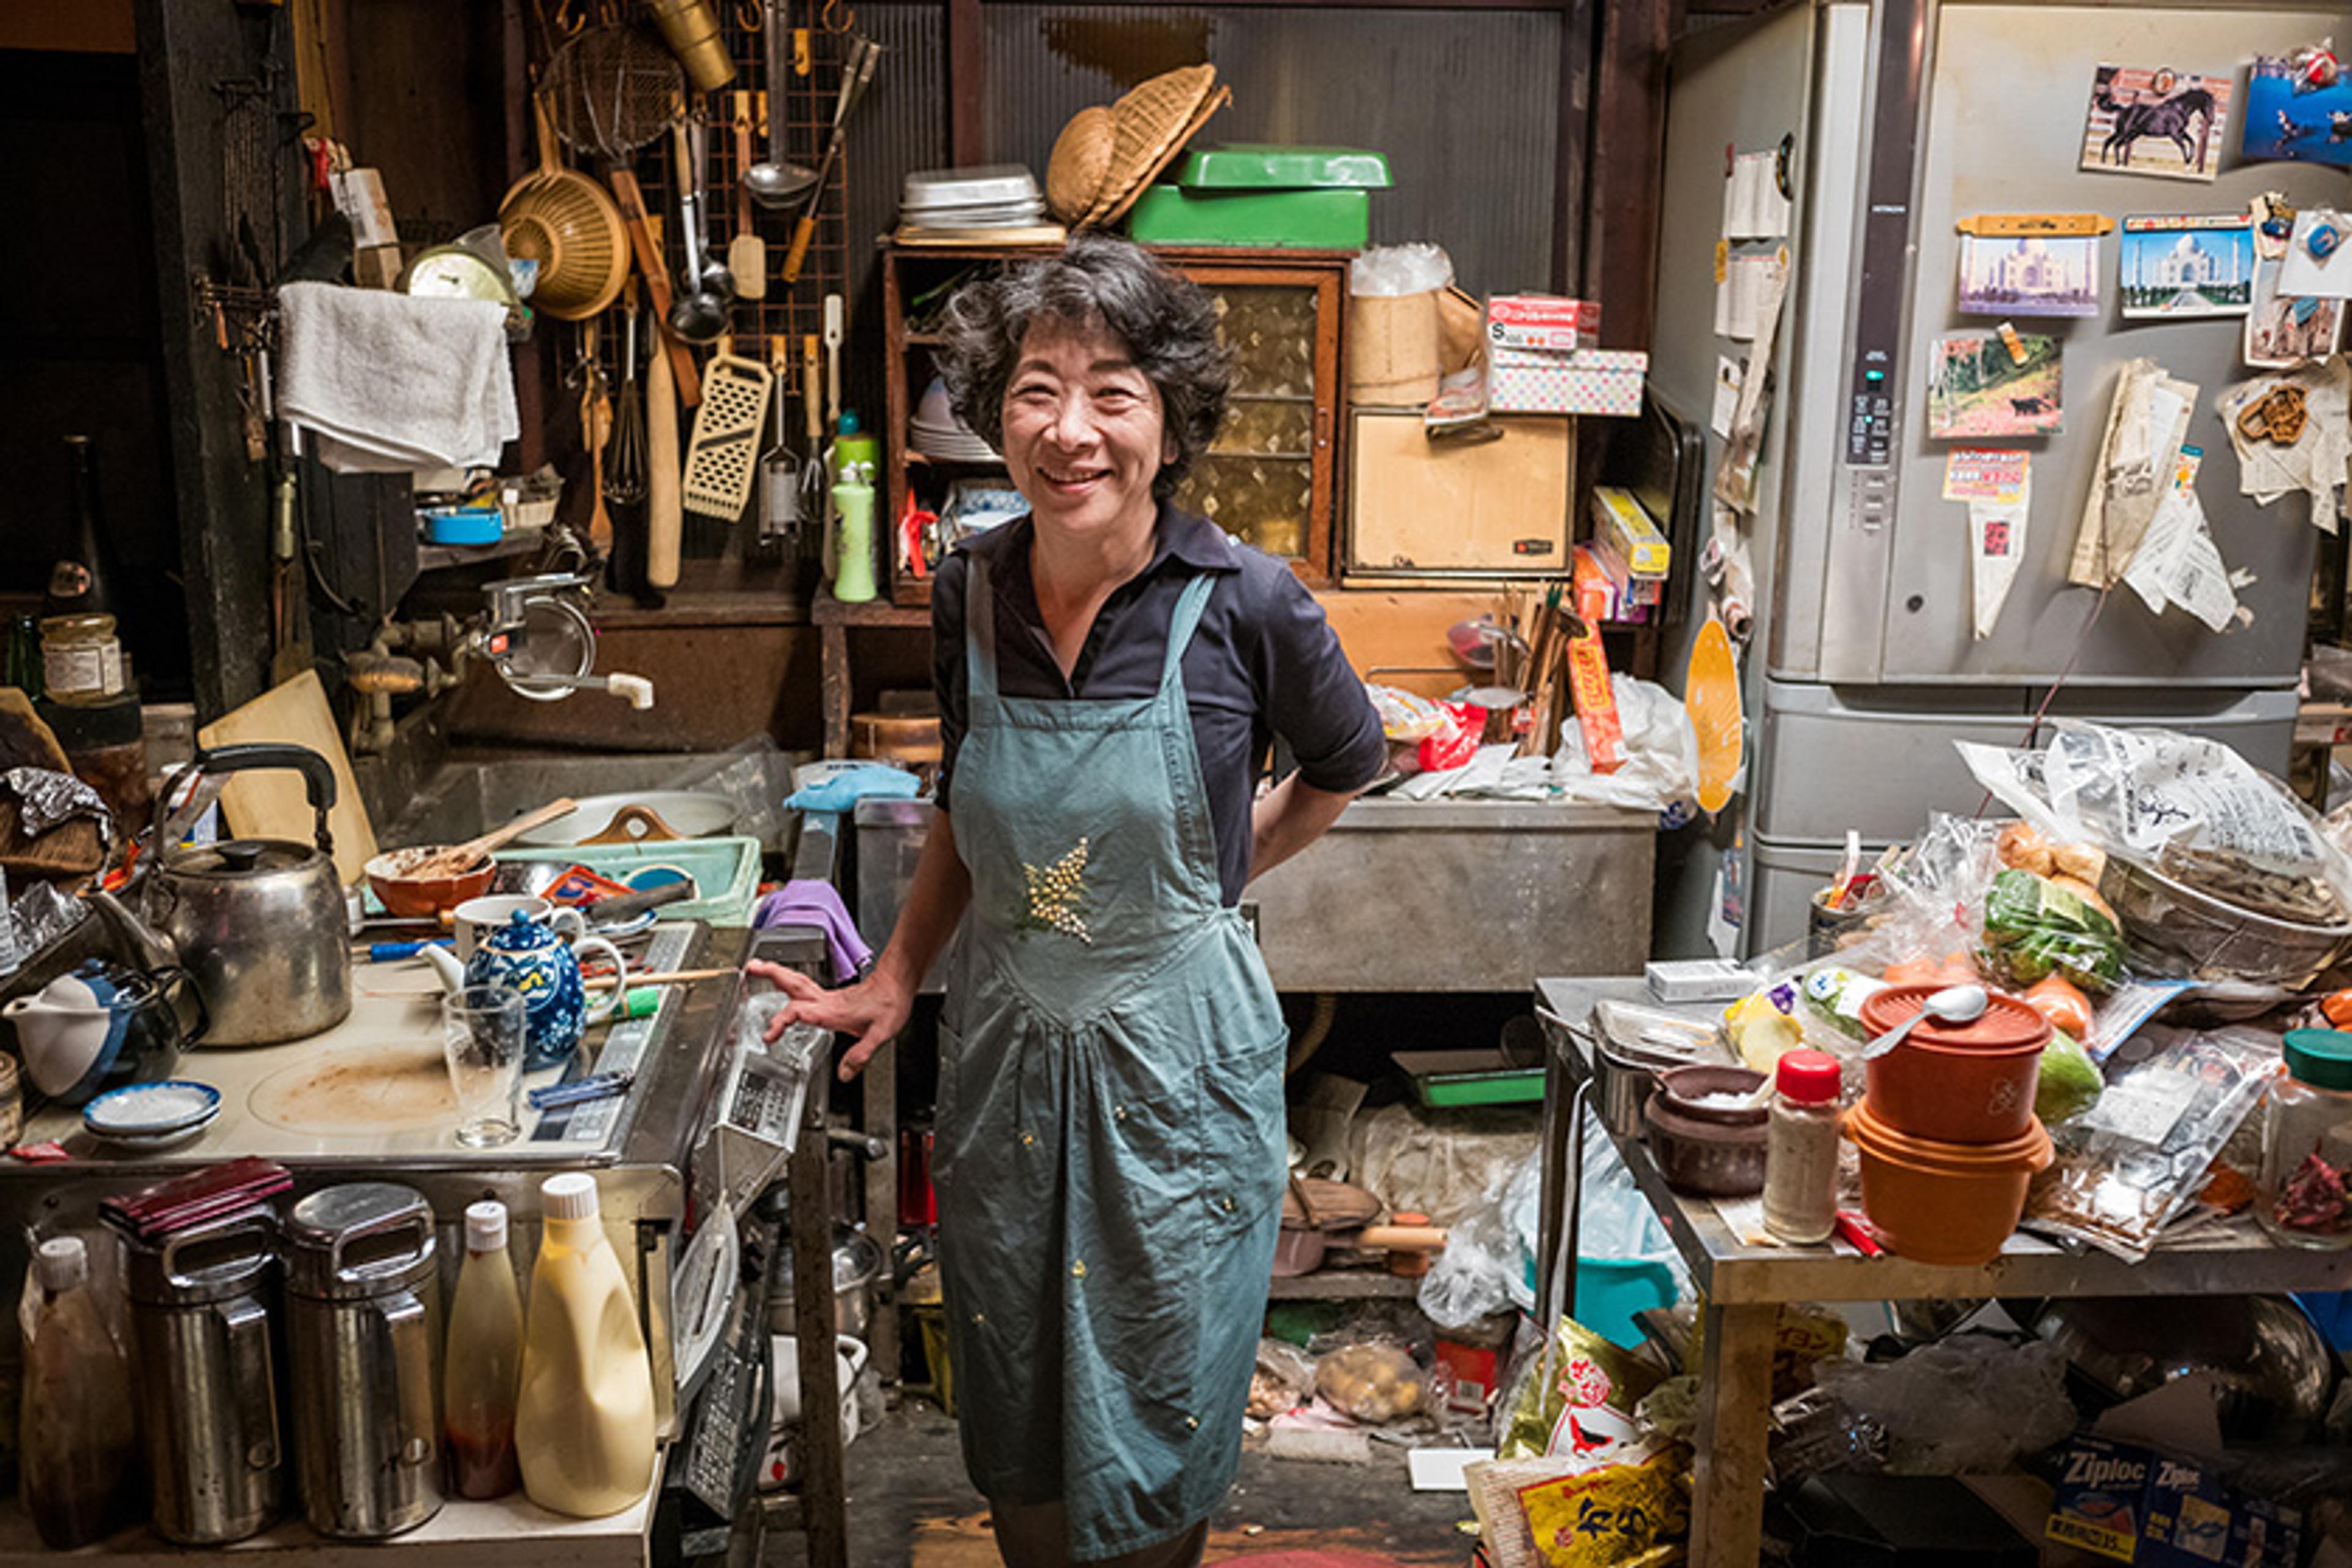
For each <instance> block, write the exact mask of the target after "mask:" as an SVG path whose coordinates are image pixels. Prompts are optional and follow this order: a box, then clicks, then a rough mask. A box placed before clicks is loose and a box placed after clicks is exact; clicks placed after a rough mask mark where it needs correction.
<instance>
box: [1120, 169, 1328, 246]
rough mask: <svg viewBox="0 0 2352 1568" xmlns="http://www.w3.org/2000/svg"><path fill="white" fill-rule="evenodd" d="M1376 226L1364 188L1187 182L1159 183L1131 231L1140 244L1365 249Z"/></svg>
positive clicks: (1144, 199) (1138, 208)
mask: <svg viewBox="0 0 2352 1568" xmlns="http://www.w3.org/2000/svg"><path fill="white" fill-rule="evenodd" d="M1371 229H1372V207H1371V198H1370V195H1367V194H1366V193H1364V192H1362V191H1342V190H1325V191H1188V190H1186V189H1184V188H1183V187H1182V186H1181V185H1153V186H1151V187H1150V188H1149V189H1147V190H1146V191H1145V192H1144V193H1143V195H1142V196H1141V197H1139V199H1138V200H1137V202H1136V204H1135V210H1134V212H1133V213H1131V214H1130V215H1129V217H1128V233H1129V235H1131V236H1132V237H1134V238H1135V240H1136V242H1137V243H1138V244H1139V245H1206V246H1217V245H1233V246H1291V247H1300V248H1305V249H1310V250H1361V249H1362V248H1363V247H1364V246H1365V244H1366V242H1367V241H1368V240H1369V239H1370V237H1371Z"/></svg>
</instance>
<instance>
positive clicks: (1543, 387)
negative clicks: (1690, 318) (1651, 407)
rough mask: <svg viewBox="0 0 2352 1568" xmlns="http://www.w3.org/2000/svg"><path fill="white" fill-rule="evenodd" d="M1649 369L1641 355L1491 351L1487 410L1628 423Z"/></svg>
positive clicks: (1638, 404)
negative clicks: (1600, 417)
mask: <svg viewBox="0 0 2352 1568" xmlns="http://www.w3.org/2000/svg"><path fill="white" fill-rule="evenodd" d="M1649 369H1650V356H1649V355H1648V354H1645V353H1625V352H1620V351H1617V350H1601V349H1586V350H1583V351H1581V352H1580V353H1573V354H1542V355H1538V354H1531V353H1525V352H1522V351H1518V350H1508V349H1496V350H1495V351H1493V353H1492V354H1491V355H1490V363H1489V364H1488V365H1487V367H1486V406H1487V407H1488V408H1489V409H1491V410H1493V411H1494V412H1495V413H1497V414H1598V415H1604V416H1612V417H1619V418H1629V417H1632V416H1635V415H1638V414H1640V413H1641V412H1642V384H1643V378H1644V377H1645V376H1646V375H1647V374H1649Z"/></svg>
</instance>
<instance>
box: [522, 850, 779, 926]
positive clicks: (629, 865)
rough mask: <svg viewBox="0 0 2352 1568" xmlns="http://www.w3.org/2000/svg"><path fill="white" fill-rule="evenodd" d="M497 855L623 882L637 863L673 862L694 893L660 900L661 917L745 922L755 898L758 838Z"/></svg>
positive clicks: (757, 893) (716, 922) (714, 922)
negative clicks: (670, 900)
mask: <svg viewBox="0 0 2352 1568" xmlns="http://www.w3.org/2000/svg"><path fill="white" fill-rule="evenodd" d="M497 858H499V859H500V860H506V861H525V862H532V863H538V864H553V865H558V866H585V867H587V868H589V869H590V870H591V871H593V872H596V873H597V874H598V875H599V876H604V877H610V878H612V879H614V880H615V881H621V880H625V879H626V877H627V874H628V873H629V872H630V871H633V870H635V869H636V868H638V867H641V866H676V867H678V868H680V869H682V870H684V871H685V872H686V874H687V875H688V876H690V877H692V878H693V879H694V885H695V887H696V889H698V894H699V896H698V897H696V898H692V899H688V900H685V901H684V902H682V903H676V904H664V905H663V906H662V907H661V908H660V909H659V910H656V915H657V917H658V918H659V919H662V920H666V921H709V923H710V924H712V925H719V926H747V925H750V924H751V908H752V905H753V904H755V903H756V902H757V901H758V900H759V897H760V841H759V840H758V839H756V838H681V839H677V840H675V841H674V842H671V843H667V844H572V845H566V846H563V847H559V848H551V849H501V850H499V852H498V856H497Z"/></svg>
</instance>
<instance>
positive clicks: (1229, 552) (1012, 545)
mask: <svg viewBox="0 0 2352 1568" xmlns="http://www.w3.org/2000/svg"><path fill="white" fill-rule="evenodd" d="M1035 528H1036V524H1035V523H1034V522H1033V521H1030V519H1029V518H1027V517H1026V516H1023V517H1020V518H1016V519H1015V520H1013V521H1011V522H1008V523H1006V524H1004V525H1003V527H1002V528H997V529H992V530H991V531H988V532H987V533H984V534H982V535H981V536H980V537H979V538H977V539H971V540H966V541H964V542H961V543H960V544H958V545H957V546H956V548H957V549H959V550H968V551H970V552H972V553H974V554H977V555H982V556H984V557H985V558H986V559H987V560H989V561H991V562H996V561H1003V560H1019V559H1023V558H1024V557H1026V555H1027V554H1028V552H1029V540H1030V537H1031V535H1032V534H1033V532H1034V530H1035ZM1171 557H1172V558H1174V559H1175V560H1178V561H1181V562H1182V563H1184V564H1185V565H1187V566H1189V567H1191V568H1192V570H1194V571H1195V572H1238V571H1240V570H1241V569H1242V563H1241V557H1240V555H1239V554H1238V553H1237V552H1235V551H1234V546H1233V542H1231V541H1230V540H1229V539H1227V538H1226V537H1225V531H1224V530H1223V529H1221V528H1219V527H1218V526H1217V525H1216V524H1215V523H1213V522H1211V521H1209V520H1208V519H1207V518H1205V517H1202V516H1200V515H1199V514H1198V513H1195V512H1189V511H1183V510H1179V509H1178V508H1176V507H1175V506H1173V505H1171V504H1170V503H1169V502H1167V501H1165V500H1163V501H1161V502H1160V521H1158V522H1157V523H1156V524H1155V525H1154V527H1153V543H1152V548H1151V560H1150V563H1149V564H1148V565H1146V566H1145V567H1144V569H1143V570H1142V571H1141V572H1140V573H1138V574H1137V577H1138V579H1139V580H1140V579H1142V578H1145V577H1150V576H1151V575H1153V574H1155V573H1157V572H1158V571H1159V570H1160V567H1162V566H1164V565H1165V564H1167V563H1168V561H1169V560H1170V558H1171Z"/></svg>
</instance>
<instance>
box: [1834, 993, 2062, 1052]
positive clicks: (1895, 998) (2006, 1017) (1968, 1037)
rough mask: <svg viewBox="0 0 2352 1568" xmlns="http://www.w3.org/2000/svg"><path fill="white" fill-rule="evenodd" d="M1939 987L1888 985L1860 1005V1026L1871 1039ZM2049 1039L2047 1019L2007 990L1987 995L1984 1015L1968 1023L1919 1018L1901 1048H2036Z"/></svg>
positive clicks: (1908, 1015) (1916, 1009)
mask: <svg viewBox="0 0 2352 1568" xmlns="http://www.w3.org/2000/svg"><path fill="white" fill-rule="evenodd" d="M1943 989H1944V987H1943V986H1941V985H1889V986H1888V987H1886V988H1885V990H1883V991H1881V992H1879V993H1878V994H1875V995H1874V996H1873V997H1871V999H1870V1000H1869V1001H1867V1002H1864V1004H1863V1005H1862V1026H1863V1027H1864V1029H1866V1030H1868V1031H1869V1033H1870V1036H1871V1037H1872V1038H1874V1039H1875V1038H1876V1037H1879V1036H1880V1035H1883V1034H1885V1033H1886V1031H1887V1030H1889V1029H1891V1028H1894V1027H1895V1026H1896V1025H1897V1024H1900V1023H1902V1022H1903V1021H1904V1020H1905V1019H1906V1018H1911V1017H1916V1016H1918V1013H1919V1009H1920V1008H1921V1007H1923V1006H1924V1005H1927V998H1928V997H1930V996H1933V995H1934V994H1936V993H1937V992H1938V991H1941V990H1943ZM2049 1043H2050V1020H2049V1019H2047V1018H2045V1017H2043V1016H2042V1015H2041V1014H2039V1013H2037V1012H2035V1011H2034V1010H2033V1009H2032V1007H2031V1006H2029V1005H2026V1004H2025V1003H2024V1002H2022V1001H2021V1000H2019V999H2018V998H2017V997H2014V996H2011V995H2010V994H2008V993H2006V992H2002V991H1995V992H1992V993H1990V995H1989V997H1988V999H1987V1004H1986V1006H1985V1010H1984V1016H1982V1017H1980V1018H1978V1019H1976V1020H1974V1021H1973V1022H1970V1023H1966V1024H1947V1023H1945V1022H1943V1021H1942V1020H1940V1019H1937V1018H1921V1019H1920V1020H1919V1022H1918V1023H1917V1024H1916V1026H1913V1028H1912V1030H1911V1032H1910V1033H1909V1034H1908V1035H1906V1036H1905V1037H1903V1045H1902V1046H1901V1047H1897V1048H1899V1049H1907V1048H1909V1047H1912V1046H1941V1047H1944V1048H1946V1049H1947V1050H1962V1051H2018V1050H2037V1051H2038V1050H2040V1049H2041V1048H2042V1047H2044V1046H2046V1045H2048V1044H2049Z"/></svg>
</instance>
